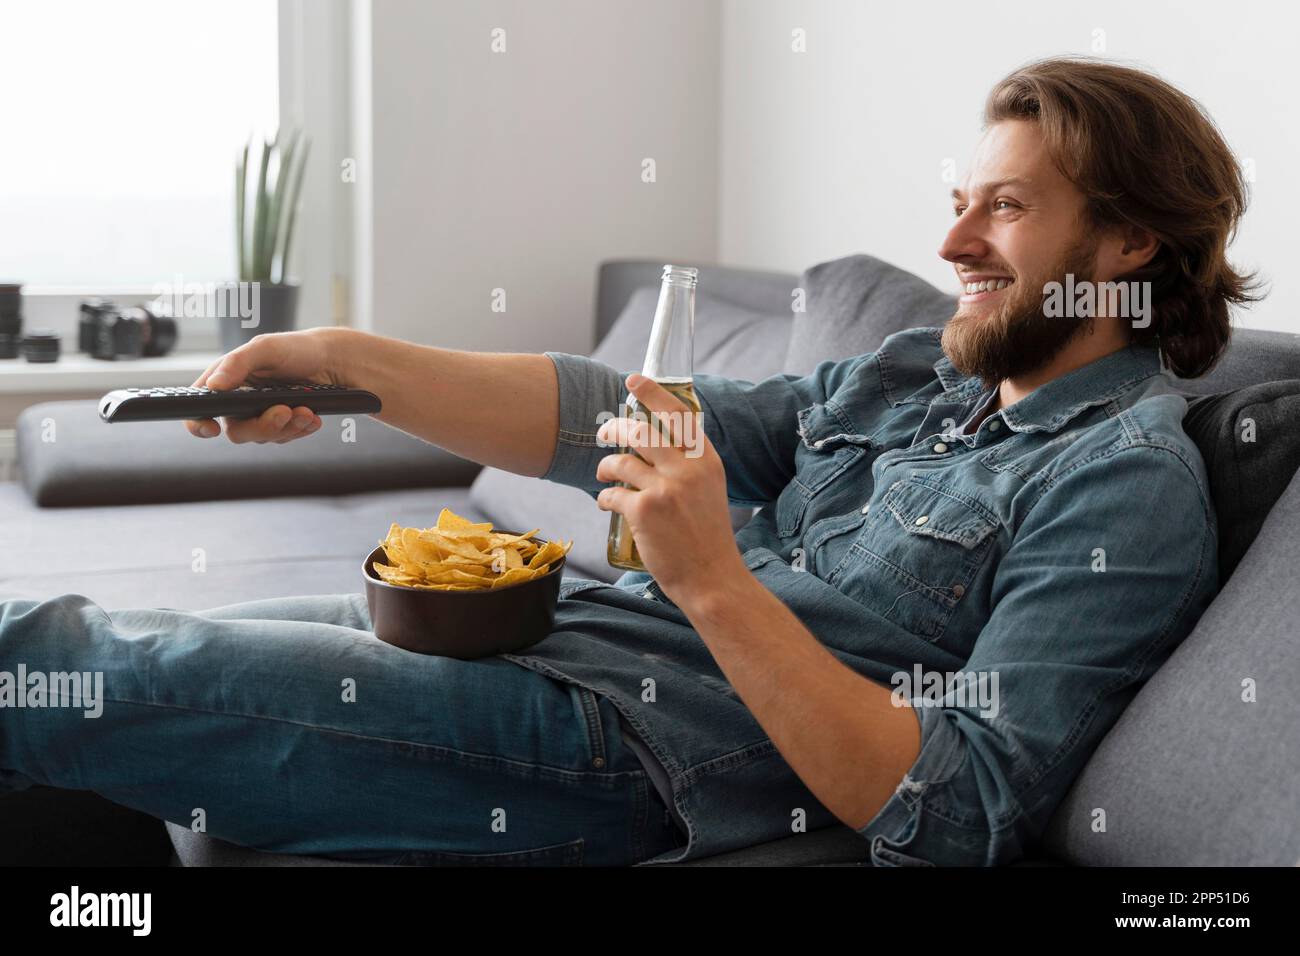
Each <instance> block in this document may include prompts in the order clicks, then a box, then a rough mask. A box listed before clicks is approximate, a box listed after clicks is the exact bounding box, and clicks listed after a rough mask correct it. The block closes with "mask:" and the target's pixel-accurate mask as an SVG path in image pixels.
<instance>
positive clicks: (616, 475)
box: [596, 455, 657, 489]
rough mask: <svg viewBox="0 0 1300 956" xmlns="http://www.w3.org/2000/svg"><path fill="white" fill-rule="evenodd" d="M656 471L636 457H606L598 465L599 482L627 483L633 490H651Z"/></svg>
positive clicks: (597, 475) (597, 477)
mask: <svg viewBox="0 0 1300 956" xmlns="http://www.w3.org/2000/svg"><path fill="white" fill-rule="evenodd" d="M656 478H657V476H656V475H655V470H654V468H653V467H651V466H650V465H647V464H646V463H645V462H644V461H642V460H641V459H640V458H638V457H636V455H606V456H605V457H604V458H602V459H601V460H600V461H599V462H598V463H597V464H596V480H597V481H625V482H627V483H628V484H629V485H631V486H632V487H633V488H638V489H645V488H649V487H650V485H651V483H653V482H654V481H655V480H656Z"/></svg>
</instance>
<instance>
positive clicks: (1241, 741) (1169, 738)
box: [1044, 476, 1300, 866]
mask: <svg viewBox="0 0 1300 956" xmlns="http://www.w3.org/2000/svg"><path fill="white" fill-rule="evenodd" d="M1297 567H1300V476H1297V477H1295V478H1292V480H1291V483H1290V484H1289V485H1288V486H1287V489H1286V491H1285V492H1284V493H1283V495H1282V497H1281V498H1280V499H1279V500H1278V502H1277V504H1276V505H1275V506H1274V508H1273V511H1272V513H1271V514H1270V515H1269V517H1268V520H1267V521H1265V522H1264V527H1263V528H1262V529H1261V530H1260V532H1259V536H1258V537H1257V538H1256V539H1255V542H1254V544H1253V545H1251V547H1250V549H1249V550H1248V551H1247V552H1246V555H1245V557H1243V558H1242V560H1241V563H1240V565H1238V567H1237V570H1236V573H1235V574H1233V576H1232V578H1231V579H1230V580H1229V581H1228V583H1227V584H1226V585H1225V586H1224V588H1223V590H1222V591H1221V592H1220V594H1219V596H1218V597H1217V599H1216V600H1215V601H1214V603H1213V604H1211V605H1210V607H1209V608H1208V609H1207V610H1206V612H1205V613H1204V614H1203V615H1202V616H1201V619H1200V621H1199V622H1198V623H1197V625H1196V628H1195V629H1194V630H1193V631H1192V633H1191V634H1190V635H1189V636H1188V637H1187V638H1186V639H1185V640H1184V641H1183V643H1182V644H1181V645H1179V647H1178V648H1177V650H1175V651H1174V653H1173V655H1172V656H1171V657H1170V658H1169V660H1168V662H1166V663H1165V665H1164V666H1163V667H1161V668H1160V670H1159V671H1157V672H1156V674H1155V675H1154V676H1153V677H1152V678H1151V679H1150V680H1149V681H1148V682H1147V683H1146V684H1145V685H1144V686H1143V687H1142V689H1141V691H1140V692H1139V693H1138V694H1137V696H1136V697H1135V699H1134V701H1133V703H1132V704H1131V705H1130V706H1129V708H1128V709H1127V710H1126V711H1125V712H1124V714H1123V715H1122V716H1121V717H1120V719H1119V721H1118V722H1117V723H1116V725H1115V726H1114V728H1112V730H1111V731H1110V733H1109V734H1107V735H1106V737H1105V739H1104V740H1103V741H1102V742H1101V745H1100V746H1099V747H1098V748H1097V750H1096V752H1095V753H1094V754H1093V756H1092V759H1091V760H1090V761H1089V762H1088V764H1087V766H1086V767H1085V768H1084V770H1083V772H1082V773H1081V774H1080V775H1079V777H1078V779H1077V780H1076V781H1075V783H1074V786H1073V787H1072V788H1071V789H1070V791H1069V792H1068V793H1067V794H1066V796H1065V798H1064V799H1063V800H1062V802H1061V805H1060V806H1059V807H1058V809H1057V811H1056V813H1055V814H1054V815H1053V817H1052V820H1051V822H1050V824H1049V826H1048V828H1047V832H1046V834H1045V840H1044V842H1045V845H1046V847H1047V849H1048V850H1049V851H1050V852H1051V854H1052V855H1053V856H1055V857H1057V858H1059V859H1061V860H1063V861H1065V862H1068V863H1073V864H1079V865H1090V866H1295V865H1297V864H1300V827H1297V826H1296V821H1297V820H1300V786H1297V785H1296V784H1297V781H1300V734H1297V733H1296V728H1297V727H1300V696H1297V695H1296V694H1295V692H1294V688H1295V687H1296V686H1297V685H1300V653H1298V652H1300V640H1298V639H1297V635H1300V631H1298V630H1297V628H1296V621H1297V619H1300V590H1297V588H1296V586H1295V577H1296V568H1297Z"/></svg>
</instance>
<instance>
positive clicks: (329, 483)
mask: <svg viewBox="0 0 1300 956" xmlns="http://www.w3.org/2000/svg"><path fill="white" fill-rule="evenodd" d="M322 422H323V424H322V426H321V429H320V431H318V432H316V433H315V434H314V435H310V436H308V437H306V438H301V439H299V440H297V441H294V442H288V443H286V444H283V445H276V444H272V443H267V444H263V445H258V444H253V443H250V444H243V445H236V444H232V443H231V442H229V441H227V440H226V439H225V438H224V437H223V438H210V439H202V438H195V437H194V436H192V435H191V434H189V432H188V431H186V429H185V426H184V425H183V424H182V423H181V422H132V423H129V424H126V423H124V424H115V425H109V424H107V423H105V422H104V421H102V420H101V419H100V417H99V409H98V403H97V402H96V401H94V400H89V401H67V402H44V403H41V404H38V405H32V406H30V407H29V408H27V409H25V410H24V411H23V412H22V413H21V414H20V415H19V417H18V427H17V444H18V469H19V473H20V475H21V480H22V483H23V487H24V488H25V489H26V490H27V494H28V495H29V496H30V497H31V499H32V501H33V502H35V503H36V504H37V505H41V506H45V507H58V506H91V505H113V504H160V503H165V502H175V501H207V500H214V499H221V498H269V497H276V496H286V495H344V494H353V493H356V492H365V491H385V490H390V489H395V488H426V487H429V488H435V487H449V486H453V487H461V486H464V485H467V484H469V483H470V482H471V481H473V480H474V476H475V475H477V474H478V472H479V470H480V468H481V466H480V465H478V464H477V463H475V462H472V461H468V460H466V459H464V458H460V457H458V456H456V455H453V454H451V453H450V452H448V451H445V450H443V449H441V448H439V447H438V446H436V445H431V444H429V443H428V442H425V441H422V440H421V439H419V438H415V437H414V436H412V435H408V434H407V433H406V432H403V431H399V430H398V429H396V428H392V427H390V426H388V425H385V424H384V423H383V422H380V421H378V420H377V419H374V418H371V417H370V416H368V415H356V416H335V415H331V416H326V417H323V418H322Z"/></svg>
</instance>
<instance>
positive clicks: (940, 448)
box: [934, 442, 948, 455]
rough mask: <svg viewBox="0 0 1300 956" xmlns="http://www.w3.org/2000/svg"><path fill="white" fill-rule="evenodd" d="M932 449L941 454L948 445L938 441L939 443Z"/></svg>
mask: <svg viewBox="0 0 1300 956" xmlns="http://www.w3.org/2000/svg"><path fill="white" fill-rule="evenodd" d="M934 450H935V451H936V452H938V453H939V454H940V455H942V454H943V453H944V452H946V451H947V450H948V446H947V445H945V444H944V443H943V442H939V444H937V445H935V446H934Z"/></svg>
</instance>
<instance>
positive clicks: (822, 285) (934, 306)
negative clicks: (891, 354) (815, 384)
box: [784, 255, 957, 375]
mask: <svg viewBox="0 0 1300 956" xmlns="http://www.w3.org/2000/svg"><path fill="white" fill-rule="evenodd" d="M802 286H803V288H804V290H805V292H806V293H807V302H806V308H805V310H804V311H803V312H797V313H795V317H794V328H793V329H792V330H791V335H790V348H789V351H788V352H787V353H786V358H785V369H784V370H785V371H787V372H793V373H795V374H797V375H807V374H808V373H809V372H811V371H812V370H813V369H814V368H816V367H817V363H818V362H821V361H824V360H826V359H846V358H852V357H853V356H855V355H865V354H866V353H868V352H874V351H875V350H876V349H878V348H879V347H880V343H881V342H883V341H884V340H885V339H886V338H887V337H888V336H890V335H892V334H893V333H895V332H901V331H902V330H903V329H910V328H916V327H918V326H942V325H944V324H946V323H947V321H948V320H949V319H950V318H952V315H953V313H954V312H955V311H956V310H957V297H956V296H952V295H947V294H945V293H943V292H940V291H939V290H938V289H936V288H935V287H934V286H932V285H930V283H928V282H926V281H925V280H924V279H922V278H920V277H918V276H915V275H913V274H912V273H910V272H907V271H905V270H903V269H899V268H898V267H897V266H891V265H890V264H889V263H887V262H884V261H882V260H880V259H877V258H875V257H874V256H867V255H853V256H845V257H844V258H843V259H835V260H832V261H831V262H823V263H820V264H819V265H815V266H813V267H812V268H811V269H808V270H806V271H805V272H804V274H803V279H802Z"/></svg>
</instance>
